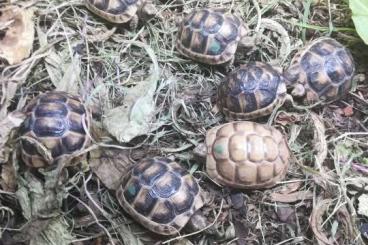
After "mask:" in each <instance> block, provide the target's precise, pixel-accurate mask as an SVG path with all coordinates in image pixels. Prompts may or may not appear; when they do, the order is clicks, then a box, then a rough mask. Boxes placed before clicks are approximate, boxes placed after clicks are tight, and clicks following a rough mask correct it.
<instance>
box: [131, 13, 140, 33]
mask: <svg viewBox="0 0 368 245" xmlns="http://www.w3.org/2000/svg"><path fill="white" fill-rule="evenodd" d="M138 22H139V18H138V15H134V16H133V17H132V19H131V20H130V21H129V29H131V30H135V29H137V27H138Z"/></svg>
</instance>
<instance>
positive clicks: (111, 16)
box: [85, 0, 157, 29]
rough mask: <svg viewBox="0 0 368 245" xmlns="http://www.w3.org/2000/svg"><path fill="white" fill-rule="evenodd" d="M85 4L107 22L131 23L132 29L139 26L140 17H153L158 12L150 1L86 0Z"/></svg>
mask: <svg viewBox="0 0 368 245" xmlns="http://www.w3.org/2000/svg"><path fill="white" fill-rule="evenodd" d="M85 4H86V6H87V8H88V9H89V10H90V11H92V12H93V13H95V14H97V15H98V16H100V17H102V18H104V19H105V20H107V21H110V22H112V23H116V24H122V23H127V22H129V23H130V26H131V28H132V29H134V28H135V27H136V26H137V24H138V19H139V17H143V18H147V17H152V16H154V15H155V14H156V12H157V10H156V8H155V6H154V5H153V4H152V3H151V1H149V0H85Z"/></svg>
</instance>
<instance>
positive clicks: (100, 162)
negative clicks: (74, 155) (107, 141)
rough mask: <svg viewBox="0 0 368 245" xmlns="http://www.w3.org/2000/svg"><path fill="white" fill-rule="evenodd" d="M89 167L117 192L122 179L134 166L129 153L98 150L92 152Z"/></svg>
mask: <svg viewBox="0 0 368 245" xmlns="http://www.w3.org/2000/svg"><path fill="white" fill-rule="evenodd" d="M90 154H91V159H90V161H89V165H90V167H91V169H92V171H93V172H94V173H95V174H96V175H97V176H98V178H99V179H100V180H101V181H102V183H104V185H105V186H106V187H107V188H109V189H112V190H116V189H117V188H118V186H119V184H120V183H121V180H122V177H123V176H124V175H125V174H126V173H127V170H128V169H129V168H130V166H132V162H131V161H130V160H129V157H128V154H129V152H128V151H124V150H117V149H98V150H95V151H92V152H91V153H90Z"/></svg>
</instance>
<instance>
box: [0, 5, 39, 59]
mask: <svg viewBox="0 0 368 245" xmlns="http://www.w3.org/2000/svg"><path fill="white" fill-rule="evenodd" d="M32 18H33V10H32V9H21V8H19V7H17V6H7V7H4V8H1V9H0V57H1V58H2V59H5V60H6V61H7V62H8V63H9V64H10V65H13V64H17V63H19V62H21V61H22V60H23V59H24V58H27V57H28V56H29V55H30V54H31V50H32V46H33V40H34V22H33V20H32Z"/></svg>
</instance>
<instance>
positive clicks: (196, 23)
mask: <svg viewBox="0 0 368 245" xmlns="http://www.w3.org/2000/svg"><path fill="white" fill-rule="evenodd" d="M247 33H248V29H247V27H246V26H245V24H244V23H243V22H242V21H241V20H240V19H239V18H238V17H236V16H235V15H233V14H230V13H225V10H223V9H197V10H194V11H193V12H192V13H190V14H189V15H188V16H187V17H186V18H184V20H183V21H182V23H181V25H180V27H179V30H178V37H177V42H176V48H177V49H178V51H179V52H180V53H181V54H183V55H184V56H186V57H188V58H191V59H193V60H197V61H199V62H202V63H206V64H211V65H216V64H222V63H226V62H228V61H231V60H232V59H233V58H234V54H235V51H236V49H237V47H238V45H239V44H240V45H241V46H248V44H247V41H248V40H247V39H246V38H245V37H246V34H247Z"/></svg>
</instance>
